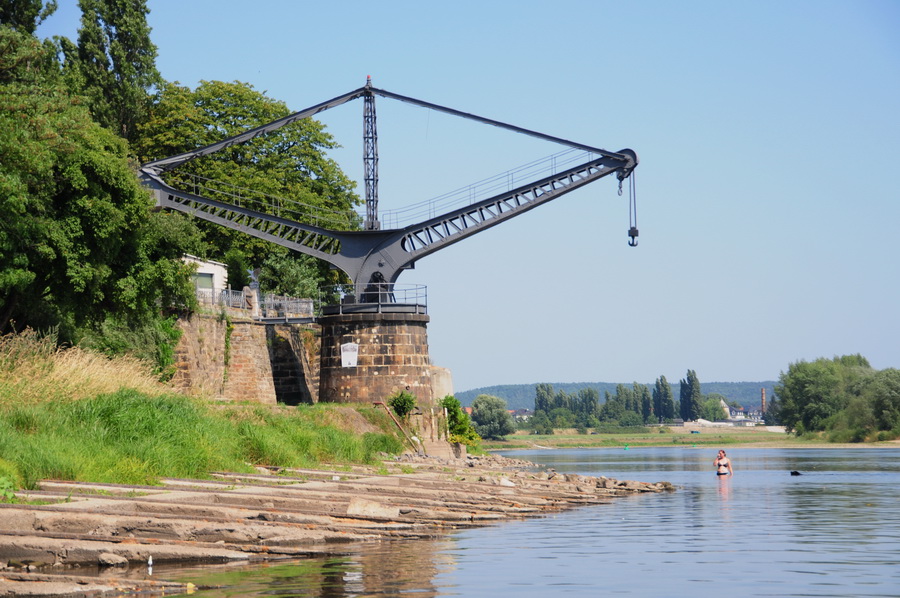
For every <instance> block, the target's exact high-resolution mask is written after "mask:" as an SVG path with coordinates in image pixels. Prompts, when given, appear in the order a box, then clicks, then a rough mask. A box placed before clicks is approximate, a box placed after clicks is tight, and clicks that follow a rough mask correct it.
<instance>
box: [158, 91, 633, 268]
mask: <svg viewBox="0 0 900 598" xmlns="http://www.w3.org/2000/svg"><path fill="white" fill-rule="evenodd" d="M376 95H379V96H382V97H385V98H391V99H395V100H399V101H403V102H408V103H412V104H416V105H418V106H422V107H425V108H429V109H432V110H437V111H440V112H445V113H448V114H452V115H455V116H459V117H462V118H467V119H471V120H475V121H478V122H482V123H484V124H489V125H493V126H497V127H501V128H504V129H508V130H512V131H515V132H518V133H522V134H525V135H530V136H532V137H537V138H540V139H544V140H547V141H552V142H555V143H559V144H562V145H565V146H569V147H573V148H578V149H582V150H585V151H587V152H589V154H591V155H593V157H591V158H590V159H589V160H588V161H586V162H584V163H582V164H579V165H577V166H574V167H571V168H568V169H566V170H563V171H561V172H559V173H557V174H553V175H551V176H547V177H545V178H543V179H541V180H539V181H536V182H534V183H530V184H526V185H522V186H520V187H518V188H516V189H513V190H511V191H508V192H505V193H500V194H498V195H495V196H493V197H490V198H487V199H482V200H479V201H475V202H474V203H472V204H471V205H468V206H465V207H462V208H458V209H455V210H450V211H449V212H447V213H445V214H443V215H441V216H437V217H435V218H431V219H428V220H426V221H424V222H420V223H418V224H414V225H411V226H407V227H404V228H398V229H390V230H381V226H380V223H379V219H378V189H377V188H378V149H377V133H376V126H375V96H376ZM360 97H362V98H363V99H364V133H363V136H364V152H363V153H364V155H363V160H364V166H365V169H364V170H365V174H364V176H365V187H366V220H365V224H364V227H365V230H361V231H352V230H351V231H338V230H331V229H327V228H322V227H318V226H313V225H309V224H304V223H300V222H295V221H293V220H288V219H285V218H279V217H277V216H273V215H271V214H265V213H262V212H258V211H254V210H251V209H247V208H243V207H240V206H237V205H232V204H228V203H224V202H221V201H217V200H213V199H209V198H206V197H203V196H201V195H197V194H193V193H189V192H187V191H184V190H181V189H176V188H174V187H172V186H170V185H168V184H166V183H165V182H164V181H163V180H162V178H161V176H162V174H163V173H164V172H166V171H168V170H171V169H173V168H176V167H177V166H180V165H181V164H184V163H185V162H187V161H189V160H192V159H194V158H197V157H200V156H206V155H209V154H212V153H214V152H217V151H220V150H222V149H225V148H227V147H231V146H233V145H235V144H239V143H244V142H246V141H249V140H250V139H253V138H254V137H256V136H258V135H263V134H265V133H268V132H271V131H274V130H277V129H279V128H281V127H283V126H285V125H288V124H290V123H292V122H296V121H298V120H300V119H303V118H307V117H310V116H313V115H315V114H317V113H319V112H322V111H324V110H327V109H329V108H333V107H335V106H339V105H341V104H344V103H346V102H349V101H351V100H354V99H356V98H360ZM637 164H638V158H637V154H635V152H633V151H632V150H629V149H624V150H621V151H618V152H609V151H606V150H603V149H600V148H594V147H590V146H587V145H584V144H580V143H575V142H571V141H567V140H564V139H559V138H556V137H552V136H549V135H545V134H543V133H538V132H536V131H530V130H528V129H523V128H521V127H517V126H514V125H510V124H506V123H502V122H499V121H495V120H491V119H487V118H483V117H480V116H475V115H473V114H468V113H465V112H460V111H458V110H454V109H452V108H446V107H444V106H439V105H437V104H431V103H428V102H423V101H421V100H416V99H414V98H409V97H406V96H401V95H398V94H394V93H391V92H388V91H385V90H381V89H377V88H375V87H372V85H371V80H368V81H367V82H366V85H365V86H364V87H361V88H359V89H357V90H354V91H352V92H350V93H347V94H344V95H342V96H338V97H336V98H333V99H331V100H328V101H327V102H323V103H321V104H317V105H316V106H312V107H310V108H307V109H305V110H301V111H299V112H295V113H294V114H291V115H289V116H286V117H284V118H282V119H279V120H276V121H274V122H272V123H269V124H267V125H263V126H261V127H257V128H255V129H252V130H250V131H247V132H245V133H242V134H240V135H236V136H234V137H230V138H228V139H224V140H222V141H220V142H218V143H214V144H212V145H209V146H206V147H203V148H198V149H197V150H194V151H191V152H186V153H184V154H179V155H177V156H172V157H170V158H164V159H161V160H155V161H152V162H148V163H147V164H144V165H143V166H142V167H141V178H142V180H143V182H144V184H146V185H147V186H148V187H149V188H150V189H152V190H153V192H154V194H155V196H156V201H157V205H159V206H160V207H163V208H169V209H173V210H178V211H180V212H184V213H186V214H192V215H193V216H195V217H197V218H201V219H203V220H206V221H209V222H213V223H216V224H219V225H221V226H225V227H228V228H231V229H234V230H239V231H243V232H245V233H247V234H249V235H253V236H255V237H258V238H260V239H265V240H267V241H271V242H272V243H276V244H278V245H282V246H284V247H287V248H289V249H292V250H294V251H298V252H300V253H305V254H307V255H311V256H314V257H317V258H320V259H323V260H325V261H327V262H329V263H331V264H332V265H334V266H335V267H337V268H340V269H341V270H343V271H344V272H346V273H347V275H348V276H350V278H351V279H352V280H353V282H354V283H355V284H365V283H368V282H372V281H379V282H380V281H384V282H387V283H394V282H396V280H397V278H398V277H399V275H400V273H401V272H402V271H403V270H404V269H407V268H411V267H412V266H413V264H414V263H415V261H416V260H418V259H420V258H422V257H425V256H426V255H429V254H431V253H434V252H435V251H438V250H439V249H441V248H443V247H446V246H448V245H451V244H452V243H456V242H457V241H461V240H462V239H464V238H466V237H469V236H471V235H473V234H475V233H478V232H481V231H483V230H486V229H488V228H490V227H492V226H495V225H497V224H500V223H501V222H503V221H505V220H508V219H510V218H512V217H514V216H517V215H519V214H521V213H524V212H526V211H528V210H530V209H533V208H536V207H537V206H539V205H541V204H544V203H546V202H548V201H550V200H552V199H555V198H557V197H559V196H561V195H563V194H565V193H568V192H570V191H574V190H575V189H578V188H580V187H582V186H584V185H586V184H588V183H591V182H593V181H596V180H598V179H601V178H603V177H605V176H607V175H609V174H612V173H616V176H617V178H618V179H619V181H623V180H624V179H626V178H628V177H629V176H630V175H631V173H632V171H633V170H634V168H635V167H636V166H637ZM632 232H633V233H634V235H635V236H636V234H637V229H636V228H633V229H632V231H629V234H631V233H632Z"/></svg>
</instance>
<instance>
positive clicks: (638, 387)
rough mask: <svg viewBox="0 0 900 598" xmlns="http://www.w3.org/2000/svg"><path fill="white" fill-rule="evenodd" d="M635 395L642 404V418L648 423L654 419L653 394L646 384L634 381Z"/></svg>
mask: <svg viewBox="0 0 900 598" xmlns="http://www.w3.org/2000/svg"><path fill="white" fill-rule="evenodd" d="M634 395H635V397H636V398H637V400H638V404H639V405H640V414H641V419H643V420H644V422H643V423H648V422H650V421H651V420H652V419H653V396H652V395H651V393H650V389H649V388H648V387H647V385H646V384H638V383H637V382H635V383H634Z"/></svg>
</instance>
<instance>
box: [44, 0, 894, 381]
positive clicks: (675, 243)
mask: <svg viewBox="0 0 900 598" xmlns="http://www.w3.org/2000/svg"><path fill="white" fill-rule="evenodd" d="M75 4H76V3H75V1H74V0H60V9H59V11H58V12H57V14H56V15H54V16H53V17H51V19H50V20H48V22H47V23H46V24H45V25H44V26H43V27H42V28H41V29H40V30H39V35H42V36H49V35H55V34H62V35H67V36H69V37H71V38H73V39H74V38H75V36H76V31H77V28H78V18H79V12H78V10H77V7H76V6H75ZM149 7H150V10H151V14H150V24H151V25H152V27H153V40H154V42H155V43H156V45H157V46H158V50H159V57H158V61H157V65H158V67H159V70H160V71H161V73H162V75H163V76H164V77H165V78H166V79H168V80H170V81H179V82H181V83H182V84H184V85H189V86H192V87H193V86H196V85H197V83H198V82H199V81H201V80H224V81H233V80H238V81H243V82H247V83H250V84H252V85H253V86H254V87H255V88H256V89H258V90H261V91H265V92H266V93H267V94H268V95H269V96H270V97H273V98H276V99H279V100H283V101H284V102H286V103H287V104H288V106H289V107H290V108H291V109H294V110H299V109H302V108H306V107H308V106H312V105H314V104H316V103H319V102H321V101H324V100H327V99H330V98H332V97H334V96H337V95H340V94H342V93H344V92H347V91H350V90H352V89H355V88H357V87H360V86H362V85H363V84H364V83H365V78H366V75H371V76H372V78H373V83H374V85H375V86H376V87H380V88H383V89H387V90H389V91H393V92H395V93H399V94H402V95H407V96H412V97H415V98H419V99H422V100H426V101H430V102H434V103H438V104H442V105H445V106H450V107H453V108H456V109H459V110H463V111H467V112H472V113H475V114H478V115H481V116H485V117H488V118H494V119H497V120H502V121H506V122H510V123H513V124H516V125H519V126H522V127H525V128H530V129H534V130H537V131H541V132H544V133H547V134H550V135H554V136H557V137H562V138H566V139H572V140H574V141H579V142H582V143H585V144H587V145H593V146H597V147H603V148H606V149H609V150H613V151H615V150H618V149H622V148H625V147H628V148H632V149H634V150H635V151H636V152H637V153H638V155H639V156H640V160H641V163H640V166H639V167H638V169H637V171H636V172H637V179H636V182H637V199H638V216H639V221H638V224H639V227H640V232H641V235H640V239H639V240H640V245H639V246H638V247H637V248H630V247H628V245H627V235H626V232H627V229H628V205H627V199H626V197H627V196H623V197H619V196H618V195H617V193H616V182H615V180H614V179H613V178H607V179H603V180H601V181H599V182H597V183H594V184H592V185H589V186H588V187H587V188H585V189H583V190H579V191H576V192H574V193H571V194H569V195H566V196H564V197H562V198H560V199H557V200H555V201H553V202H551V203H550V204H548V205H545V206H542V207H540V208H537V209H535V210H533V211H531V212H528V213H527V214H524V215H522V216H520V217H518V218H515V219H513V220H511V221H509V222H507V223H504V224H502V225H500V226H498V227H496V228H492V229H490V230H489V231H486V232H484V233H481V234H479V235H476V236H474V237H472V238H469V239H466V240H464V241H462V242H461V243H458V244H456V245H453V246H451V247H449V248H447V249H445V250H442V251H440V252H438V253H436V254H434V255H432V256H429V257H427V258H425V259H423V260H421V261H419V263H418V264H417V265H416V269H415V270H413V271H410V272H407V273H404V274H403V275H402V276H401V277H400V280H399V282H400V283H421V284H426V285H428V302H429V313H430V315H431V323H430V324H429V329H428V332H429V343H430V351H431V357H432V361H433V362H434V363H435V364H436V365H439V366H443V367H447V368H450V369H451V370H452V371H453V376H454V385H455V388H456V390H458V391H462V390H468V389H471V388H476V387H481V386H488V385H493V384H518V383H534V382H578V381H608V382H631V381H638V382H642V383H650V382H652V381H653V380H655V379H656V377H658V376H659V375H665V376H666V377H667V378H668V379H669V380H670V381H671V382H677V381H678V380H679V379H680V378H682V377H684V376H685V373H686V371H687V370H688V369H693V370H695V371H696V372H697V375H698V377H699V378H700V380H701V382H703V381H707V382H713V381H758V380H766V379H776V378H777V377H778V375H779V373H780V372H782V371H784V370H786V369H787V367H788V365H789V364H790V363H792V362H795V361H799V360H813V359H816V358H818V357H828V358H830V357H833V356H835V355H842V354H849V353H861V354H863V355H864V356H865V357H867V358H868V359H869V361H870V362H871V363H872V365H873V366H874V367H876V368H878V369H884V368H889V367H893V368H896V367H900V306H898V304H900V265H898V260H900V201H898V200H900V191H898V183H897V175H898V173H900V167H898V164H897V163H898V159H900V2H895V1H893V0H883V1H877V0H858V1H854V2H847V1H830V0H816V1H811V0H810V1H800V0H798V1H794V2H782V1H771V0H763V1H757V2H752V3H751V2H746V3H731V2H714V1H705V2H669V1H645V2H607V1H598V0H584V1H578V0H556V1H555V2H553V3H550V2H534V1H522V0H518V1H497V2H483V1H479V2H473V1H468V0H465V1H459V2H452V3H431V2H421V1H418V2H413V1H409V2H392V1H384V2H371V1H366V2H362V1H360V2H356V1H345V2H301V1H296V2H291V1H277V2H276V1H266V0H260V1H259V2H246V1H244V0H242V1H235V0H227V1H226V0H189V1H183V2H176V1H174V0H171V1H168V0H150V1H149ZM377 110H378V127H379V129H378V132H379V157H380V176H381V186H380V202H381V208H382V209H383V210H389V209H391V208H398V207H403V206H406V205H409V204H411V203H414V202H418V201H421V200H424V199H429V198H431V197H434V196H437V195H439V194H442V193H444V192H447V191H450V190H453V189H456V188H459V187H462V186H464V185H467V184H469V183H473V182H475V181H478V180H480V179H482V178H485V177H488V176H491V175H494V174H498V173H501V172H503V171H505V170H508V169H510V168H512V167H515V166H517V165H519V164H522V163H525V162H528V161H530V160H533V159H536V158H541V157H544V156H546V155H549V154H551V153H553V152H555V151H557V149H559V148H557V147H554V146H545V145H541V144H537V143H535V142H534V141H532V140H530V139H528V138H525V137H522V136H518V135H514V134H511V133H508V132H505V131H502V130H499V129H495V128H493V127H488V126H484V125H477V124H474V123H471V122H469V121H462V120H458V119H451V118H449V117H446V116H442V115H440V114H438V113H434V112H429V111H426V110H423V109H420V108H416V107H412V106H408V105H405V104H398V103H396V102H393V101H391V100H385V99H380V98H379V99H378V105H377ZM321 120H322V121H323V122H325V123H326V125H328V127H329V129H330V131H331V132H332V133H333V134H334V135H335V137H336V138H337V140H338V141H339V142H340V143H342V144H343V145H344V146H345V149H344V150H342V151H340V152H337V153H336V154H335V155H334V157H335V159H337V160H338V161H339V163H340V164H341V166H342V167H343V168H344V170H345V171H346V172H347V173H348V174H349V175H351V176H352V177H354V178H356V180H358V181H361V178H360V177H361V172H362V159H361V156H362V103H361V102H354V103H351V104H347V105H344V106H342V107H341V108H338V109H335V110H332V111H329V112H326V113H323V114H322V118H321ZM891 173H894V174H891ZM361 187H362V186H361V185H360V193H361V192H362V191H361Z"/></svg>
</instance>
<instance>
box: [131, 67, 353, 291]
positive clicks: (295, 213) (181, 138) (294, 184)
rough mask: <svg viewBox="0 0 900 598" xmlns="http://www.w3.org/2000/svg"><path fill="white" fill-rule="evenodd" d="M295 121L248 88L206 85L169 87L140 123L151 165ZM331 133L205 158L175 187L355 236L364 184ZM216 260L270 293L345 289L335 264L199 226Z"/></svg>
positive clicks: (285, 136)
mask: <svg viewBox="0 0 900 598" xmlns="http://www.w3.org/2000/svg"><path fill="white" fill-rule="evenodd" d="M288 114H290V110H288V108H287V106H286V105H285V104H284V103H283V102H280V101H278V100H274V99H272V98H269V97H267V96H266V95H265V94H263V93H260V92H258V91H256V90H254V89H253V86H252V85H249V84H246V83H239V82H233V83H225V82H222V81H203V82H201V83H200V85H198V86H197V88H196V89H193V90H192V89H190V88H188V87H184V86H181V85H178V84H176V83H165V84H163V85H162V87H161V88H160V89H159V91H158V92H157V94H156V96H155V98H154V101H153V103H152V105H151V106H150V109H149V118H148V119H147V120H146V122H144V123H142V124H141V125H140V126H139V135H138V139H137V140H136V142H135V144H134V147H135V149H136V151H137V153H138V155H139V157H140V160H141V161H142V162H147V161H151V160H154V159H160V158H164V157H169V156H174V155H178V154H181V153H184V152H187V151H190V150H193V149H196V148H199V147H204V146H206V145H209V144H212V143H215V142H217V141H221V140H222V139H225V138H227V137H230V136H232V135H236V134H238V133H242V132H244V131H246V130H248V129H251V128H253V127H257V126H260V125H264V124H267V123H269V122H272V121H274V120H277V119H279V118H282V117H284V116H287V115H288ZM336 146H337V144H336V143H335V141H334V139H333V138H332V137H331V135H330V134H329V133H327V132H326V131H325V127H324V126H323V125H322V124H321V123H319V122H317V121H315V120H312V119H303V120H301V121H298V122H296V123H293V124H290V125H287V126H285V127H282V128H281V129H278V130H277V131H273V132H271V133H268V134H265V135H260V136H258V137H256V138H254V139H252V140H251V141H248V142H246V143H244V144H240V145H234V146H232V147H229V148H227V149H225V150H222V151H220V152H216V153H214V154H210V155H208V156H204V157H200V158H196V159H194V160H191V161H189V162H187V163H185V164H183V165H182V166H180V167H178V168H177V169H174V170H173V171H172V172H170V173H167V175H166V177H167V182H169V183H170V184H172V185H173V186H176V187H180V188H186V189H189V190H192V191H196V192H197V193H198V194H200V195H203V196H205V197H208V198H210V199H219V200H222V201H224V202H226V203H233V202H234V201H235V198H238V199H239V201H240V202H241V204H242V205H244V206H246V207H249V208H251V209H254V210H256V211H259V212H264V213H269V214H274V215H277V216H282V217H285V218H288V219H291V220H295V221H299V222H306V223H309V224H316V225H319V226H323V227H326V228H333V229H341V230H353V229H355V228H358V227H359V218H358V216H357V214H356V212H355V211H354V210H353V208H354V207H355V206H356V205H358V204H359V203H360V200H359V198H358V196H357V195H356V194H355V192H354V187H355V183H354V182H353V181H352V180H350V179H349V178H347V176H346V175H345V174H344V173H343V172H342V171H341V169H340V168H339V166H338V165H337V163H335V162H334V161H333V160H331V159H330V158H328V157H327V151H328V150H329V149H332V148H334V147H336ZM195 224H196V226H197V227H198V228H199V230H200V231H202V235H203V238H204V241H205V243H206V245H207V248H208V253H211V254H213V255H215V256H216V259H219V260H221V261H225V262H227V263H229V265H232V267H231V268H229V279H230V280H232V283H233V284H239V282H238V281H239V280H240V279H241V278H242V276H243V273H242V271H246V270H247V269H260V270H261V274H260V284H261V287H262V288H263V289H264V290H266V291H268V292H274V293H280V294H291V295H297V296H312V293H313V292H314V290H315V288H316V287H317V286H318V285H319V284H323V283H326V282H336V280H335V279H334V276H335V273H334V271H333V270H331V269H330V268H329V266H328V264H326V263H324V262H321V261H320V260H316V259H314V258H310V257H309V256H305V255H299V254H297V253H294V252H291V251H289V250H287V249H285V248H283V247H280V246H277V245H274V244H272V243H269V242H267V241H263V240H261V239H257V238H256V237H253V236H250V235H247V234H245V233H241V232H239V231H234V230H231V229H227V228H224V227H221V226H218V225H213V224H208V223H206V222H202V221H195Z"/></svg>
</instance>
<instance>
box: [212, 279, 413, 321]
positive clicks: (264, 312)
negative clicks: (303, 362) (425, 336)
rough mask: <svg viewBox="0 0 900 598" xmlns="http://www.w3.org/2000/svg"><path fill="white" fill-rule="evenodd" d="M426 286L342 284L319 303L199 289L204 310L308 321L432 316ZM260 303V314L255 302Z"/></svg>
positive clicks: (323, 291)
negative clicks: (363, 316)
mask: <svg viewBox="0 0 900 598" xmlns="http://www.w3.org/2000/svg"><path fill="white" fill-rule="evenodd" d="M427 290H428V289H427V287H426V286H425V285H413V284H396V283H395V284H391V283H370V284H359V285H354V284H341V285H335V286H330V287H324V288H322V289H320V290H319V296H318V298H317V299H316V300H313V299H302V298H298V297H287V296H284V295H271V294H268V293H257V291H255V290H254V291H252V292H251V293H252V294H249V295H248V294H246V293H245V292H244V291H233V290H230V289H228V290H219V291H214V290H212V289H197V301H198V303H200V305H201V307H215V308H219V309H242V310H247V311H251V312H253V314H252V315H253V316H254V317H256V318H261V319H272V318H304V319H313V318H315V317H318V316H320V315H333V314H345V313H415V314H427V313H428V292H427ZM255 301H258V310H257V309H256V308H255V306H254V302H255Z"/></svg>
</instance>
